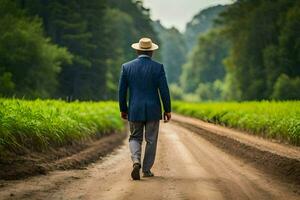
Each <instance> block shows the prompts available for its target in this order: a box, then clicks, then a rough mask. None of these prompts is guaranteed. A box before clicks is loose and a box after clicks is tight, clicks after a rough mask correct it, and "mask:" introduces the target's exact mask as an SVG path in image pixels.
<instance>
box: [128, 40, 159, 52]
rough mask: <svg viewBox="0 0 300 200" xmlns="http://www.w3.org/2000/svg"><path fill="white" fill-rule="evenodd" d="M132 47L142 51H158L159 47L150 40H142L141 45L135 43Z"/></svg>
mask: <svg viewBox="0 0 300 200" xmlns="http://www.w3.org/2000/svg"><path fill="white" fill-rule="evenodd" d="M131 47H132V48H134V49H135V50H140V51H154V50H156V49H158V45H157V44H154V43H153V42H152V40H151V39H150V38H141V39H140V41H139V43H134V44H132V45H131Z"/></svg>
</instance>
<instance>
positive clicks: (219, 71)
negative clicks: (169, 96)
mask: <svg viewBox="0 0 300 200" xmlns="http://www.w3.org/2000/svg"><path fill="white" fill-rule="evenodd" d="M228 48H229V44H228V42H227V40H226V39H225V38H223V37H222V34H221V32H220V30H219V29H213V30H211V31H210V32H208V33H207V34H205V35H201V36H200V37H199V39H198V43H197V45H196V47H195V48H194V49H193V51H192V53H191V55H190V57H189V60H188V62H187V63H186V64H185V65H184V66H183V73H182V75H181V77H180V83H181V86H182V87H183V89H184V91H185V92H194V91H195V90H196V89H197V88H198V86H199V84H200V83H212V82H214V81H215V80H218V79H219V80H222V79H223V78H224V76H225V68H224V65H223V60H224V58H225V57H226V56H227V52H228Z"/></svg>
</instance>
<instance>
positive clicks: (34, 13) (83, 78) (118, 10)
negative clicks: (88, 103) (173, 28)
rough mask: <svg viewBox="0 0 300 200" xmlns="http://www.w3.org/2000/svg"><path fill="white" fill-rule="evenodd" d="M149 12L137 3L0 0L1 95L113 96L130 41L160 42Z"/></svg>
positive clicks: (132, 54)
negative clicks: (147, 39)
mask: <svg viewBox="0 0 300 200" xmlns="http://www.w3.org/2000/svg"><path fill="white" fill-rule="evenodd" d="M149 15H150V14H149V9H146V8H145V7H144V6H143V3H142V2H141V1H131V0H122V1H118V0H89V1H81V0H71V1H67V0H51V1H50V0H1V1H0V26H1V29H0V96H4V97H11V96H15V97H23V98H62V99H67V100H75V99H78V100H103V99H116V98H117V85H118V78H119V71H120V65H121V64H122V63H123V62H125V60H128V59H131V58H134V57H135V52H134V51H133V50H131V49H130V44H131V43H133V42H136V41H137V40H138V39H139V38H140V37H142V36H148V37H151V38H153V40H154V41H156V42H159V41H158V38H157V36H156V33H155V31H154V30H153V27H152V25H151V19H150V16H149ZM156 56H157V57H158V58H159V55H156Z"/></svg>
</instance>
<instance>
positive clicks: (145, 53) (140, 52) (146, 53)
mask: <svg viewBox="0 0 300 200" xmlns="http://www.w3.org/2000/svg"><path fill="white" fill-rule="evenodd" d="M136 52H137V54H138V55H147V56H150V57H151V56H152V55H153V51H141V50H137V51H136Z"/></svg>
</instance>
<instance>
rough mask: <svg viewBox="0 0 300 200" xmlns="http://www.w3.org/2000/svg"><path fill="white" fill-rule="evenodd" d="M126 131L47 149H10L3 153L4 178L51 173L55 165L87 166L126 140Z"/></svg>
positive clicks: (0, 165) (0, 166)
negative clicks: (14, 150) (18, 150)
mask: <svg viewBox="0 0 300 200" xmlns="http://www.w3.org/2000/svg"><path fill="white" fill-rule="evenodd" d="M126 134H127V133H126V132H123V133H111V134H109V135H107V136H104V137H101V138H97V139H96V138H94V139H95V140H92V139H89V140H85V141H82V142H76V143H74V144H70V145H68V146H64V147H59V148H53V147H52V148H50V149H48V150H44V151H30V150H28V149H25V150H23V151H22V154H20V153H13V152H10V153H7V154H6V155H5V156H2V157H0V169H1V170H0V180H1V179H5V180H14V179H23V178H26V177H29V176H32V175H38V174H47V173H48V172H49V171H51V170H55V169H72V168H77V169H79V168H83V167H84V166H86V165H87V164H89V163H91V162H94V161H96V160H98V159H99V158H100V157H102V156H104V155H106V154H107V153H109V152H111V151H112V150H113V149H114V148H115V147H116V146H118V145H119V144H120V143H122V141H123V139H124V138H125V137H126Z"/></svg>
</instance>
